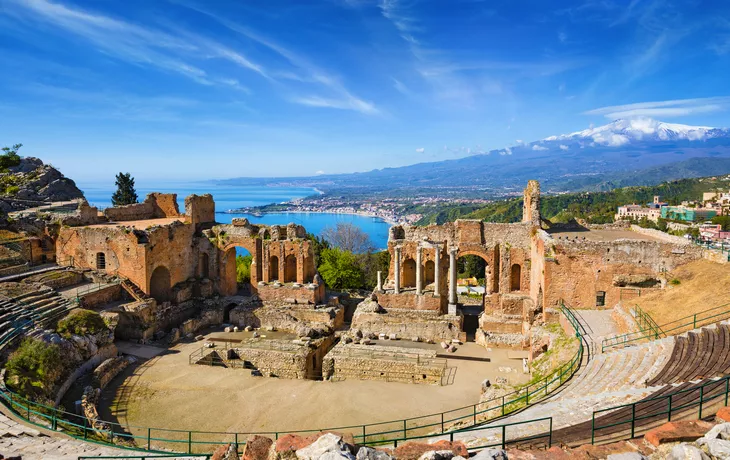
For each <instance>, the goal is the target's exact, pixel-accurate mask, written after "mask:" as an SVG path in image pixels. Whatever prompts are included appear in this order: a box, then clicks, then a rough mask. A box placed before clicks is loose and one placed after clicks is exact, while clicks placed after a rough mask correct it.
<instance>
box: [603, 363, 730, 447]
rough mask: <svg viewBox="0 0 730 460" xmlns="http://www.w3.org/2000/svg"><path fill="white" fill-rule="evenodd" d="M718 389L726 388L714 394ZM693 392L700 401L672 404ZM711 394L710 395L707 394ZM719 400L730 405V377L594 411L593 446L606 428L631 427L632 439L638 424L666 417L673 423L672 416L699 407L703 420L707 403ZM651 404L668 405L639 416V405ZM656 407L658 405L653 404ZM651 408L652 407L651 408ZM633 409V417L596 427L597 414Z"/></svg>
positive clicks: (699, 414) (699, 416)
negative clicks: (674, 399) (677, 398)
mask: <svg viewBox="0 0 730 460" xmlns="http://www.w3.org/2000/svg"><path fill="white" fill-rule="evenodd" d="M710 386H712V387H714V388H711V389H709V390H705V389H706V388H707V387H710ZM717 388H724V389H723V391H721V392H719V393H717V394H712V391H713V389H717ZM691 392H699V399H697V400H696V401H695V400H693V401H691V402H689V403H684V404H681V405H679V406H676V405H673V404H672V399H673V398H676V397H677V396H678V395H682V394H685V393H691ZM708 392H709V393H710V394H709V395H708V394H707V393H708ZM717 398H724V401H723V405H725V406H727V405H728V399H729V398H730V376H725V377H721V378H717V379H710V380H709V381H706V382H705V383H703V384H702V385H699V386H694V387H690V388H685V389H683V390H679V391H675V392H673V393H669V394H665V395H660V396H654V397H650V398H646V399H642V400H640V401H637V402H634V403H630V404H621V405H618V406H613V407H609V408H605V409H599V410H597V411H593V416H592V417H591V444H595V442H596V432H597V431H599V430H602V429H606V428H612V427H615V426H622V425H629V424H630V425H631V437H632V438H634V437H636V428H637V427H636V422H638V421H641V420H645V419H649V418H656V417H661V416H664V415H666V416H667V421H668V422H671V421H672V414H673V413H674V412H677V411H681V410H687V409H689V408H692V407H695V406H697V407H698V418H699V419H702V413H703V408H704V405H705V403H706V402H708V401H714V400H715V399H717ZM650 402H666V405H664V404H659V405H658V407H656V410H654V411H652V412H651V413H649V414H646V413H644V414H638V415H637V405H639V404H644V405H646V404H647V403H650ZM652 405H656V404H652ZM650 407H651V406H650ZM626 408H631V415H630V417H628V418H625V419H620V420H619V421H616V422H613V423H608V424H606V425H596V414H602V413H606V412H614V411H617V410H619V409H626Z"/></svg>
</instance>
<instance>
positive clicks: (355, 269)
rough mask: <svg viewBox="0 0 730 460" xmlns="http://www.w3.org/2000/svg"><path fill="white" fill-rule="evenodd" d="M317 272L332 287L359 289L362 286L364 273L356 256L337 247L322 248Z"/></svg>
mask: <svg viewBox="0 0 730 460" xmlns="http://www.w3.org/2000/svg"><path fill="white" fill-rule="evenodd" d="M320 257H321V260H320V265H319V274H320V275H321V276H322V279H324V282H325V284H326V285H327V286H329V287H330V288H332V289H359V288H361V287H362V286H363V281H364V274H363V271H362V268H360V264H359V263H358V259H357V256H356V255H355V254H353V253H352V252H350V251H344V250H342V249H339V248H329V249H324V250H322V254H321V255H320Z"/></svg>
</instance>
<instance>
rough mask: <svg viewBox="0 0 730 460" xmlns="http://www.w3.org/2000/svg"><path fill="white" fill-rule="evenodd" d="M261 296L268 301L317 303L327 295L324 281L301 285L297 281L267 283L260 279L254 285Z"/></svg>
mask: <svg viewBox="0 0 730 460" xmlns="http://www.w3.org/2000/svg"><path fill="white" fill-rule="evenodd" d="M253 288H254V289H253V290H254V292H255V293H256V295H258V296H259V298H260V299H261V300H263V301H266V302H283V303H290V304H304V305H307V304H309V305H316V304H318V303H321V302H322V300H323V298H324V296H325V292H324V291H325V286H324V283H319V284H314V283H310V284H306V285H300V284H297V283H288V284H281V283H265V282H264V281H260V282H258V283H257V284H256V286H253Z"/></svg>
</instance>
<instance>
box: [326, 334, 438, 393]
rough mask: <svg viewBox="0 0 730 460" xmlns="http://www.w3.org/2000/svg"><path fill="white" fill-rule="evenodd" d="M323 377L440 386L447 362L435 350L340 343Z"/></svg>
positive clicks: (331, 353) (328, 355) (329, 360)
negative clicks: (437, 356) (437, 355)
mask: <svg viewBox="0 0 730 460" xmlns="http://www.w3.org/2000/svg"><path fill="white" fill-rule="evenodd" d="M322 371H323V377H324V378H325V379H326V378H331V379H332V380H335V381H337V380H346V379H358V380H381V381H386V382H403V383H420V384H430V385H441V384H442V378H443V377H444V374H445V372H446V360H445V359H439V358H436V352H435V351H433V350H420V349H414V348H405V347H396V346H378V345H360V344H354V343H351V344H345V343H342V342H340V343H339V344H337V345H335V347H334V348H332V350H331V351H330V352H329V353H327V356H325V363H324V365H323V368H322Z"/></svg>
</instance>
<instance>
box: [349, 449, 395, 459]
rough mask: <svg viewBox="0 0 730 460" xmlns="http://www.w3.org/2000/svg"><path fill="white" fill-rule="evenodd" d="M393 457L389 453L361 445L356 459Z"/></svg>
mask: <svg viewBox="0 0 730 460" xmlns="http://www.w3.org/2000/svg"><path fill="white" fill-rule="evenodd" d="M391 458H392V457H391V456H390V455H388V454H387V453H385V452H383V451H381V450H377V449H373V448H372V447H361V448H360V450H358V451H357V455H356V456H355V459H356V460H391Z"/></svg>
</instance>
